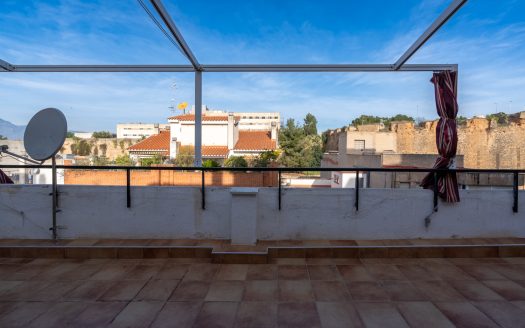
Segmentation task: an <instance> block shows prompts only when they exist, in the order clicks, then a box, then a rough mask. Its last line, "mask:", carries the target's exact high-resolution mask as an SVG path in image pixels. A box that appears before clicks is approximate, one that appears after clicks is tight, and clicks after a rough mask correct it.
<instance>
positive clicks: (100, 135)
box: [91, 131, 116, 138]
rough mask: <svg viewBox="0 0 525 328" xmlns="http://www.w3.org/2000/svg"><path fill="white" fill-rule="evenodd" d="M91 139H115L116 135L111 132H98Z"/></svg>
mask: <svg viewBox="0 0 525 328" xmlns="http://www.w3.org/2000/svg"><path fill="white" fill-rule="evenodd" d="M91 137H92V138H115V137H116V135H115V134H113V133H111V132H109V131H97V132H93V134H92V135H91Z"/></svg>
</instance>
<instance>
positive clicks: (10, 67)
mask: <svg viewBox="0 0 525 328" xmlns="http://www.w3.org/2000/svg"><path fill="white" fill-rule="evenodd" d="M0 68H2V69H3V70H5V71H9V72H10V71H12V70H13V69H14V67H13V65H11V64H9V63H8V62H6V61H5V60H2V59H0Z"/></svg>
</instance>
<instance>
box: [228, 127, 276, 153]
mask: <svg viewBox="0 0 525 328" xmlns="http://www.w3.org/2000/svg"><path fill="white" fill-rule="evenodd" d="M276 148H277V147H276V142H275V140H272V137H271V132H270V131H239V139H238V140H237V144H235V150H274V149H276Z"/></svg>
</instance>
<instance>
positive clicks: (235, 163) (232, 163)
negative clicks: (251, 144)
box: [224, 156, 248, 167]
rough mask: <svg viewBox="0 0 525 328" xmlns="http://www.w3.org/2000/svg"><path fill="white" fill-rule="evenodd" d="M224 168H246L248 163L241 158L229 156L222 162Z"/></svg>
mask: <svg viewBox="0 0 525 328" xmlns="http://www.w3.org/2000/svg"><path fill="white" fill-rule="evenodd" d="M224 167H248V162H246V159H244V157H242V156H230V157H228V158H227V159H226V160H225V161H224Z"/></svg>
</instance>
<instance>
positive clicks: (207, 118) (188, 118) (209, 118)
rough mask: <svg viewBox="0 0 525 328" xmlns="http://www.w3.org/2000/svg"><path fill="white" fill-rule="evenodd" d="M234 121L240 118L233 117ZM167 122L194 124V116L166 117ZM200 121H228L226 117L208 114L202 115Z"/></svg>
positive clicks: (225, 115)
mask: <svg viewBox="0 0 525 328" xmlns="http://www.w3.org/2000/svg"><path fill="white" fill-rule="evenodd" d="M234 117H235V121H238V120H239V119H240V118H241V117H240V116H234ZM168 120H179V121H184V122H195V115H194V114H184V115H177V116H171V117H168ZM202 121H203V122H206V121H208V122H210V121H213V122H227V121H228V115H227V114H224V115H220V114H210V115H202Z"/></svg>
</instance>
